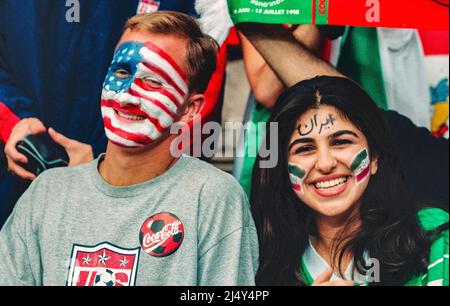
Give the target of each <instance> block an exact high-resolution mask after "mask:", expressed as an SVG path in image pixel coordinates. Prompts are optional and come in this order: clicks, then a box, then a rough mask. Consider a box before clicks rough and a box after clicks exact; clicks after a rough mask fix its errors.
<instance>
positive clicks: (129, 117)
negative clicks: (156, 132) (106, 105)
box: [114, 109, 145, 121]
mask: <svg viewBox="0 0 450 306" xmlns="http://www.w3.org/2000/svg"><path fill="white" fill-rule="evenodd" d="M114 112H115V113H116V115H117V116H118V117H120V118H123V119H126V120H131V121H142V120H145V117H144V116H139V115H130V114H125V113H123V112H121V111H118V110H117V109H114Z"/></svg>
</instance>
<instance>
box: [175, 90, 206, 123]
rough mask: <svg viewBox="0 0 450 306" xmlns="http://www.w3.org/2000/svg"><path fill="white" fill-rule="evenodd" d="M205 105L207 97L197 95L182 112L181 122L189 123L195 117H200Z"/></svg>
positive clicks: (187, 103)
mask: <svg viewBox="0 0 450 306" xmlns="http://www.w3.org/2000/svg"><path fill="white" fill-rule="evenodd" d="M204 105H205V96H204V95H202V94H195V95H193V96H191V97H190V98H189V99H188V100H187V101H186V103H185V105H184V107H183V108H182V109H181V110H180V122H185V123H189V122H190V121H192V120H193V119H194V118H195V116H197V115H199V114H200V112H201V111H202V109H203V106H204Z"/></svg>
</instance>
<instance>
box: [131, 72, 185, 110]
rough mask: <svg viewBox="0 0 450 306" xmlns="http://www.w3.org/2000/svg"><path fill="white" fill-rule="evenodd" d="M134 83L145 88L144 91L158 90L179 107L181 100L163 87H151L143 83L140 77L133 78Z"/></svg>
mask: <svg viewBox="0 0 450 306" xmlns="http://www.w3.org/2000/svg"><path fill="white" fill-rule="evenodd" d="M134 84H136V86H138V87H140V88H141V89H142V90H145V91H152V92H159V93H160V94H162V95H165V96H166V97H167V98H169V99H170V101H172V102H173V103H175V105H176V106H177V107H181V104H182V102H183V101H181V102H180V101H179V100H178V98H176V97H175V96H174V95H173V94H172V93H171V92H170V91H168V90H167V89H165V88H158V89H155V88H151V87H149V86H147V85H145V84H144V81H143V80H142V79H135V80H134Z"/></svg>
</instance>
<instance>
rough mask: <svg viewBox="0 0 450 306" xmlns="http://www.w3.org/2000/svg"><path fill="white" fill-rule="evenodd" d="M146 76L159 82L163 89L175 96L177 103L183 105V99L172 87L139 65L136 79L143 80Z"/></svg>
mask: <svg viewBox="0 0 450 306" xmlns="http://www.w3.org/2000/svg"><path fill="white" fill-rule="evenodd" d="M148 76H154V77H155V80H159V81H160V82H161V83H162V84H163V86H164V88H165V89H167V90H168V91H169V92H170V93H171V94H173V95H174V96H175V98H177V100H178V103H180V105H181V104H183V102H184V97H182V96H180V94H179V93H178V91H177V90H176V89H175V88H174V87H173V86H171V85H170V84H169V83H166V82H165V81H163V78H162V77H160V76H159V75H157V74H155V73H154V72H153V71H151V70H149V69H148V68H147V67H145V65H143V64H139V65H138V70H137V72H136V78H138V79H143V78H145V77H148ZM186 94H187V92H186V93H185V95H186Z"/></svg>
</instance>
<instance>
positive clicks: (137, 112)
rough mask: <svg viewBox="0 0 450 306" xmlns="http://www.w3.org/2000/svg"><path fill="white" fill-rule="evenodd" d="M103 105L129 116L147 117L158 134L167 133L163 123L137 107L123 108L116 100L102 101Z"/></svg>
mask: <svg viewBox="0 0 450 306" xmlns="http://www.w3.org/2000/svg"><path fill="white" fill-rule="evenodd" d="M101 105H102V106H105V107H111V108H113V109H115V110H116V111H119V112H122V113H124V114H127V115H132V116H142V117H145V118H146V119H147V120H148V121H150V122H151V123H153V125H154V126H155V127H156V129H157V130H158V132H160V133H164V132H165V131H166V128H165V127H163V126H162V125H161V123H160V122H159V121H158V119H155V118H152V117H150V116H149V115H148V114H147V113H145V112H143V111H142V110H140V109H139V108H137V107H132V108H131V107H130V108H123V107H121V106H120V103H118V102H117V101H114V100H102V103H101Z"/></svg>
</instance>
